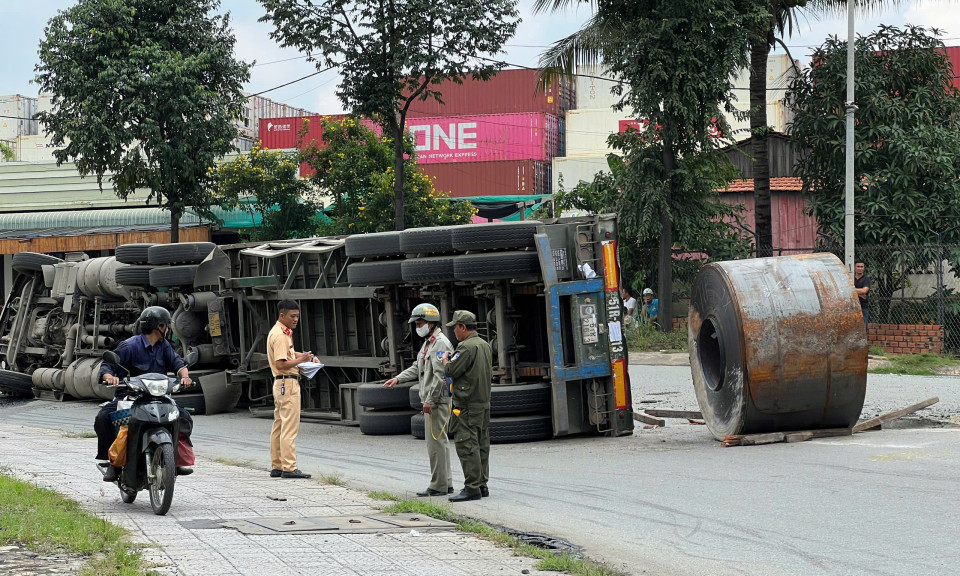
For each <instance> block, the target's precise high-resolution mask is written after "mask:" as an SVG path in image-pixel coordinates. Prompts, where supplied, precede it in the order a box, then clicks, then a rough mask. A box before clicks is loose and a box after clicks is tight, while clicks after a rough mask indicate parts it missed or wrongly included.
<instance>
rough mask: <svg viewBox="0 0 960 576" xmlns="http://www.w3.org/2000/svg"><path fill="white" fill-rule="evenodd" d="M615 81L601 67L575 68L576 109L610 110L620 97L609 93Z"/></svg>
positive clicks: (615, 83)
mask: <svg viewBox="0 0 960 576" xmlns="http://www.w3.org/2000/svg"><path fill="white" fill-rule="evenodd" d="M616 85H617V81H616V80H614V79H612V78H611V77H610V75H609V74H607V73H606V72H605V71H604V69H603V66H595V65H593V66H577V108H578V109H580V108H612V107H613V106H616V105H617V104H618V103H619V102H620V98H621V96H617V95H615V94H613V93H612V92H611V90H612V89H613V87H614V86H616Z"/></svg>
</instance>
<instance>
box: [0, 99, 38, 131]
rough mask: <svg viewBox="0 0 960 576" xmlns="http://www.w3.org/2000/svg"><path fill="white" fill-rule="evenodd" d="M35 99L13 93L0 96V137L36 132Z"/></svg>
mask: <svg viewBox="0 0 960 576" xmlns="http://www.w3.org/2000/svg"><path fill="white" fill-rule="evenodd" d="M36 113H37V99H36V98H28V97H26V96H21V95H20V94H13V95H8V96H0V139H4V140H13V139H15V138H17V137H19V136H34V135H36V134H37V121H36V120H34V116H35V115H36Z"/></svg>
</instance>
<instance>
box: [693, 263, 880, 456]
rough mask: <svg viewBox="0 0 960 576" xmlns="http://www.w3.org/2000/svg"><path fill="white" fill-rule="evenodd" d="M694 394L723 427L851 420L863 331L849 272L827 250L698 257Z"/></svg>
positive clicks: (860, 390) (817, 425)
mask: <svg viewBox="0 0 960 576" xmlns="http://www.w3.org/2000/svg"><path fill="white" fill-rule="evenodd" d="M687 333H688V338H689V343H690V368H691V371H692V373H693V385H694V388H695V390H696V394H697V402H698V403H699V404H700V410H701V412H702V413H703V418H704V421H705V422H706V424H707V427H708V428H709V429H710V432H711V433H712V434H713V435H714V436H715V437H716V438H717V439H718V440H723V439H724V437H726V436H728V435H737V434H755V433H763V432H782V431H789V430H816V429H826V428H847V427H850V426H853V425H854V424H855V423H856V421H857V418H859V416H860V411H861V410H862V408H863V399H864V395H865V394H866V387H867V335H866V330H865V328H864V325H863V313H862V312H861V310H860V304H859V301H858V299H857V296H856V294H855V293H854V286H853V279H852V277H851V276H850V274H849V273H848V272H847V270H846V268H844V266H843V264H842V263H841V262H840V260H839V259H838V258H837V257H836V256H834V255H832V254H804V255H798V256H782V257H778V258H757V259H752V260H737V261H729V262H716V263H712V264H708V265H707V266H705V267H704V268H703V269H702V270H701V271H700V274H699V276H698V277H697V280H696V283H695V284H694V287H693V295H692V296H691V300H690V314H689V318H688V324H687Z"/></svg>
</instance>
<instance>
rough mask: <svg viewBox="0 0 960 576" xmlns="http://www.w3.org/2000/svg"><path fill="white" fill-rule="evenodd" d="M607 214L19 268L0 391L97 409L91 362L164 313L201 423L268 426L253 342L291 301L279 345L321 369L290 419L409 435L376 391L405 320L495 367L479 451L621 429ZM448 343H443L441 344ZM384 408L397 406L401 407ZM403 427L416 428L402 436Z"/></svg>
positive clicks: (262, 350) (404, 345)
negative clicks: (481, 341) (195, 356)
mask: <svg viewBox="0 0 960 576" xmlns="http://www.w3.org/2000/svg"><path fill="white" fill-rule="evenodd" d="M617 241H618V238H617V227H616V218H615V216H612V215H605V216H594V217H586V218H573V219H556V220H550V221H545V222H516V223H495V224H479V225H464V226H451V227H434V228H421V229H411V230H406V231H403V232H385V233H379V234H364V235H355V236H350V237H345V238H334V237H328V238H311V239H304V240H289V241H282V242H270V243H262V244H238V245H230V246H214V245H212V244H207V243H190V244H173V245H142V244H132V245H125V246H121V247H119V248H118V249H117V254H116V256H115V257H109V258H102V259H92V260H83V256H82V255H77V254H72V255H68V256H69V258H68V260H74V261H59V260H58V259H53V258H52V257H50V256H45V255H38V254H29V253H23V254H19V255H17V258H15V261H14V266H15V269H16V270H17V271H18V275H17V278H16V279H15V283H14V290H13V291H12V292H11V294H10V295H9V297H8V298H7V300H6V302H5V304H4V308H3V310H2V312H0V368H2V369H3V370H2V371H0V390H5V391H7V392H11V391H20V392H21V393H24V392H29V393H30V394H33V395H35V396H37V397H41V398H50V399H57V400H61V399H66V398H105V397H109V395H110V390H109V389H106V388H105V387H103V386H102V385H101V384H100V383H99V381H98V378H97V375H98V373H99V362H100V357H101V355H102V353H103V351H104V350H105V349H108V348H110V347H111V346H112V345H113V344H114V343H115V342H116V341H117V340H119V339H121V338H123V337H126V336H128V335H130V334H133V333H134V332H135V331H136V326H135V320H136V317H137V315H138V314H139V311H140V310H141V309H142V308H143V307H144V306H148V305H161V306H166V307H167V308H169V309H170V310H171V312H172V313H173V327H172V328H173V332H174V334H175V337H176V342H177V345H178V346H179V347H180V349H181V352H183V353H186V352H187V351H188V350H197V351H198V352H199V354H200V362H199V364H198V366H197V367H196V368H195V369H194V370H193V372H195V373H197V374H198V375H199V382H200V386H201V389H202V393H200V394H193V395H188V396H181V397H180V398H179V399H180V400H182V401H184V403H186V404H187V405H192V406H193V407H195V408H196V409H197V410H198V411H199V412H201V413H202V412H206V413H214V412H220V411H225V410H231V409H233V408H235V407H236V406H237V405H242V406H247V407H249V408H250V410H251V411H252V412H253V413H254V414H261V415H266V414H269V413H270V411H271V410H272V399H271V390H272V384H273V379H272V377H271V375H270V371H269V366H268V365H267V359H266V335H267V332H268V331H269V330H270V328H271V327H272V326H273V324H274V322H275V321H276V317H277V306H276V304H277V302H279V301H280V300H283V299H292V300H296V301H297V302H299V305H300V307H301V320H300V325H299V327H298V329H297V330H296V331H295V333H294V340H295V344H296V345H297V347H298V348H301V349H303V350H311V351H312V352H313V353H314V354H315V355H316V356H318V357H319V358H320V360H321V361H322V362H323V363H324V365H325V368H324V369H323V370H320V371H319V372H318V373H317V374H316V375H315V376H314V377H313V378H311V379H309V380H307V381H306V382H304V384H303V386H302V402H303V406H302V408H303V416H304V418H306V419H316V420H322V421H328V422H336V423H343V424H355V425H359V427H360V429H361V431H362V432H364V433H368V434H383V433H402V432H410V431H413V432H414V434H415V435H416V434H417V426H418V422H419V426H420V433H421V434H422V416H419V417H418V414H417V412H418V411H416V410H414V409H413V408H411V405H413V404H414V400H413V398H414V397H415V391H412V392H411V391H409V390H407V389H401V390H398V391H396V392H386V391H385V389H383V388H381V387H380V386H379V384H378V383H379V382H381V381H382V380H383V379H384V378H388V377H390V376H392V375H395V374H397V373H398V372H400V371H401V370H403V369H404V368H405V367H407V366H409V365H410V363H411V362H412V361H413V359H414V358H415V356H416V352H417V350H418V349H419V346H420V344H421V341H420V340H419V339H418V338H417V337H416V335H415V334H414V333H413V332H412V331H411V330H410V328H409V325H408V324H407V319H408V317H409V316H408V314H409V311H410V310H411V309H412V308H413V307H414V306H415V305H416V304H418V303H420V302H431V303H433V304H435V305H437V307H438V308H439V309H440V311H441V317H442V318H443V319H444V320H448V319H449V318H450V317H451V315H452V312H453V310H455V309H467V310H471V311H473V312H474V313H476V315H477V318H478V319H479V323H478V331H479V333H480V335H481V336H482V337H484V338H485V339H487V340H488V341H489V342H490V343H491V346H492V348H493V352H494V382H493V385H494V389H493V398H492V406H491V413H492V416H493V418H492V422H491V436H492V440H493V441H517V440H531V439H537V438H548V437H552V436H564V435H568V434H581V433H592V434H604V435H613V436H619V435H625V434H629V433H631V432H632V430H633V419H632V411H631V396H630V387H629V382H628V377H627V359H626V346H625V342H624V339H623V335H622V332H621V324H620V320H621V317H620V316H621V302H620V294H619V278H618V276H619V274H618V264H617V251H616V248H617ZM451 336H452V335H451ZM398 395H402V398H400V397H399V396H398ZM418 418H419V421H418Z"/></svg>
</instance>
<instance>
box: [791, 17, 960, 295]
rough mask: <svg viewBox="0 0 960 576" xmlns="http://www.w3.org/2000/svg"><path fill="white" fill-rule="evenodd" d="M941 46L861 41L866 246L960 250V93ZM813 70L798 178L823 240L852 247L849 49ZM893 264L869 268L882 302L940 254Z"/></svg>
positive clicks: (932, 40) (803, 95) (910, 39)
mask: <svg viewBox="0 0 960 576" xmlns="http://www.w3.org/2000/svg"><path fill="white" fill-rule="evenodd" d="M938 36H939V32H938V31H936V30H930V31H929V32H928V31H927V30H925V29H924V28H921V27H916V26H907V27H905V28H902V29H901V28H896V27H893V26H881V27H880V28H879V29H878V30H877V31H876V32H874V33H872V34H870V35H867V36H861V37H860V38H858V39H857V42H856V46H855V48H856V59H857V70H856V77H855V88H856V93H857V106H858V109H857V116H856V118H857V122H856V128H855V140H856V146H855V149H854V165H855V167H856V172H855V174H854V181H855V182H857V183H858V185H857V187H856V191H855V198H856V211H857V212H856V229H855V231H854V239H855V242H856V245H857V246H869V245H879V244H887V245H922V244H929V243H931V242H933V241H935V240H937V239H938V233H939V234H941V235H942V239H943V240H944V241H945V242H957V241H958V240H960V234H958V231H960V230H958V229H957V228H954V226H955V225H956V224H957V222H960V91H958V90H957V89H956V88H955V87H954V86H953V83H952V81H953V70H952V68H951V64H950V62H949V60H947V57H946V55H945V54H944V52H943V43H942V42H941V41H940V40H939V38H938ZM813 61H814V62H815V63H816V65H815V66H813V67H811V68H810V69H809V70H806V71H805V72H804V74H803V75H802V76H800V77H799V78H797V80H796V81H795V82H794V83H793V85H792V87H791V91H792V93H793V97H794V98H795V107H796V117H795V119H794V125H793V133H794V138H795V139H796V144H797V146H798V147H800V149H801V150H806V152H805V153H804V154H803V155H802V156H801V159H800V162H799V165H798V168H797V175H798V176H799V177H800V178H802V179H803V192H804V194H805V195H807V196H808V197H809V199H810V200H809V203H810V207H811V211H812V213H813V215H814V216H815V217H816V219H817V224H818V226H819V227H820V231H821V232H823V233H824V234H826V235H828V236H829V237H832V238H843V232H844V175H845V172H844V170H845V167H844V154H843V149H844V139H845V126H844V99H845V86H846V42H844V41H840V40H838V39H837V38H836V37H831V38H829V39H827V41H826V42H825V43H824V44H823V45H822V46H820V47H818V48H817V49H816V50H814V53H813ZM886 256H887V257H886V258H884V259H878V260H877V261H875V262H867V265H868V268H870V269H871V270H872V271H873V272H874V275H875V276H874V279H875V282H876V284H875V290H876V291H877V292H878V296H879V298H880V301H881V302H882V301H883V299H884V297H889V296H890V295H891V294H892V293H893V292H894V291H895V290H896V289H897V288H898V287H899V286H900V284H899V283H900V282H902V281H903V277H902V275H901V274H900V273H898V272H897V270H898V269H900V270H904V269H911V268H912V269H917V268H923V267H926V266H928V265H929V264H931V263H933V262H935V261H937V260H938V258H937V253H936V252H935V251H933V250H928V251H918V250H917V249H915V248H910V249H906V250H902V251H895V252H894V253H891V254H887V255H886ZM950 258H951V260H952V261H953V262H954V266H957V264H960V261H958V258H957V255H955V254H954V255H952V256H950Z"/></svg>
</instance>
